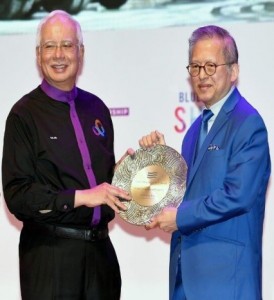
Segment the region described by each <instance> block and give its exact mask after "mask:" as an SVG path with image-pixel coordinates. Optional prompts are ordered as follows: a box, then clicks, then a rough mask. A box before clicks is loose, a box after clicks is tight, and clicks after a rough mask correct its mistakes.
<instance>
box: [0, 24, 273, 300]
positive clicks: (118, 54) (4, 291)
mask: <svg viewBox="0 0 274 300" xmlns="http://www.w3.org/2000/svg"><path fill="white" fill-rule="evenodd" d="M222 26H224V27H225V28H226V29H228V30H229V31H230V32H231V33H232V35H233V36H234V37H235V38H236V41H237V43H238V47H239V53H240V80H239V89H240V91H241V93H242V94H243V95H244V96H245V97H246V98H247V99H248V100H249V101H250V102H251V103H252V104H253V105H254V106H255V107H256V108H257V109H258V111H259V112H260V113H261V114H262V116H263V118H264V120H265V123H266V126H267V127H268V131H269V141H270V147H271V155H272V157H273V155H274V153H273V152H274V118H273V108H274V105H273V84H274V81H273V70H274V60H273V53H274V40H273V39H274V36H273V32H274V23H272V22H268V23H267V22H265V23H263V22H262V23H241V24H240V23H234V22H233V23H229V22H226V23H224V24H222ZM195 28H196V26H185V27H181V26H178V27H171V28H164V27H162V28H154V29H152V28H150V29H147V30H144V29H135V30H131V29H123V30H114V31H113V30H102V31H85V32H84V40H85V46H86V53H85V54H86V57H85V65H84V68H83V72H82V74H81V76H80V78H79V81H78V85H79V87H81V88H83V89H87V90H89V91H91V92H93V93H95V94H97V95H98V96H100V97H101V98H102V99H104V101H105V102H106V104H107V105H108V106H109V108H110V110H111V112H112V115H113V122H114V127H115V132H116V137H115V151H116V156H117V160H118V159H119V158H120V157H121V156H122V154H123V153H124V152H125V151H126V149H127V148H129V147H133V148H135V149H137V148H138V139H139V138H140V137H141V136H142V135H145V134H147V133H149V132H151V131H152V130H155V129H158V130H160V131H161V132H163V133H164V134H165V136H166V141H167V144H168V145H170V146H172V147H174V148H175V149H176V150H178V151H179V152H180V148H181V141H182V139H183V137H184V134H185V132H186V130H187V129H188V127H189V126H190V124H191V122H192V121H193V120H194V118H196V117H197V116H198V114H199V109H198V107H197V103H196V102H195V97H194V95H192V93H191V89H190V86H189V83H188V74H187V70H186V68H185V66H186V65H187V63H188V58H187V48H188V47H187V40H188V37H189V36H190V34H191V32H192V31H193V30H194V29H195ZM34 40H35V36H34V30H33V32H31V33H28V34H23V35H19V34H13V35H9V34H6V35H2V36H0V44H1V47H0V57H1V74H0V84H1V97H2V99H1V110H0V147H1V149H2V140H3V131H4V126H5V119H6V117H7V114H8V112H9V110H10V108H11V106H12V105H13V104H14V103H15V102H16V101H17V100H18V99H19V98H20V97H21V96H22V95H23V94H25V93H27V92H29V91H30V90H31V89H33V88H34V87H36V86H37V85H38V84H39V83H40V80H41V79H40V77H39V74H38V71H37V68H36V63H35V43H34ZM18 151H20V149H18ZM273 198H274V190H273V185H271V184H270V186H269V189H268V197H267V204H266V217H265V228H264V240H263V253H264V261H263V290H264V292H263V294H264V299H265V300H274V286H273V282H274V251H273V249H274V239H273V236H274V218H273V211H274V203H273V201H272V199H273ZM0 228H1V229H0V230H1V232H0V240H1V250H0V278H1V280H0V297H1V299H4V300H19V299H20V292H19V276H18V240H19V233H20V229H21V223H20V222H18V221H17V220H16V219H15V218H14V217H13V216H12V215H11V214H10V213H9V212H8V211H7V208H6V205H5V202H4V199H3V195H2V196H1V207H0ZM110 235H111V237H112V240H113V243H114V245H115V247H116V250H117V254H118V257H119V261H120V265H121V272H122V279H123V286H122V298H121V299H122V300H140V299H142V300H151V299H153V300H154V299H155V300H156V299H157V300H167V299H168V261H169V240H170V236H169V234H165V233H161V232H160V231H158V230H154V231H149V232H148V231H146V230H145V229H144V228H143V227H137V226H133V225H131V224H128V223H126V222H125V221H123V220H121V219H120V218H119V216H116V219H115V220H114V221H113V222H112V223H111V231H110ZM30 272H31V270H30ZM243 300H247V299H243Z"/></svg>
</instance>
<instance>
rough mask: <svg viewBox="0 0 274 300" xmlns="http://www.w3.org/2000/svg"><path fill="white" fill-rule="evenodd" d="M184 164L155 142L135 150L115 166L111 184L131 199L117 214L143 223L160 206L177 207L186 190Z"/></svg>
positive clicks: (170, 149)
mask: <svg viewBox="0 0 274 300" xmlns="http://www.w3.org/2000/svg"><path fill="white" fill-rule="evenodd" d="M186 173H187V165H186V162H185V160H184V159H183V157H182V156H181V155H180V154H179V153H178V152H177V151H176V150H174V149H173V148H171V147H169V146H166V145H156V146H155V147H153V148H151V149H147V150H144V149H138V150H137V151H136V152H135V154H134V156H133V157H130V156H127V157H126V158H125V159H124V160H123V161H122V162H121V164H120V165H119V166H118V167H117V169H116V171H115V173H114V177H113V180H112V184H113V185H115V186H117V187H119V188H122V189H123V190H125V191H127V192H128V193H129V194H130V195H131V197H132V200H131V201H123V200H122V199H120V200H121V201H123V203H124V204H125V205H126V207H127V210H126V211H121V212H120V214H119V215H120V217H121V218H122V219H124V220H125V221H127V222H129V223H131V224H135V225H145V224H146V223H148V222H149V221H150V219H151V218H152V217H153V216H155V215H157V214H159V213H160V212H161V211H162V209H163V208H164V207H167V206H169V207H178V205H179V204H180V203H181V201H182V199H183V196H184V193H185V189H186Z"/></svg>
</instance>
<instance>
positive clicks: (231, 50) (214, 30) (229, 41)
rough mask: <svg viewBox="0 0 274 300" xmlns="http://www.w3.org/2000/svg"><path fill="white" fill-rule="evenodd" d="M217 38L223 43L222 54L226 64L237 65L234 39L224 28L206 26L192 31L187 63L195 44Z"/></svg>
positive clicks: (236, 50)
mask: <svg viewBox="0 0 274 300" xmlns="http://www.w3.org/2000/svg"><path fill="white" fill-rule="evenodd" d="M213 38H217V39H219V40H221V41H223V42H224V49H223V54H224V58H225V60H226V63H238V58H239V54H238V49H237V45H236V42H235V40H234V38H233V37H232V36H231V35H230V33H229V32H228V31H227V30H225V29H224V28H221V27H218V26H214V25H208V26H204V27H200V28H198V29H196V30H195V31H193V33H192V35H191V37H190V38H189V40H188V41H189V52H188V57H189V62H190V60H191V56H192V52H193V47H194V46H195V44H196V43H197V42H198V41H200V40H202V39H213Z"/></svg>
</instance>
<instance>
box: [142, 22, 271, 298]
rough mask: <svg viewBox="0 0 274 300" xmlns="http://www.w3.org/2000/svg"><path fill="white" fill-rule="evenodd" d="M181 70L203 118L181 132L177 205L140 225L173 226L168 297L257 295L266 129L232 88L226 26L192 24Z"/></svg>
mask: <svg viewBox="0 0 274 300" xmlns="http://www.w3.org/2000/svg"><path fill="white" fill-rule="evenodd" d="M187 69H188V72H189V74H190V80H191V84H192V87H193V90H194V92H195V93H196V94H197V96H198V99H199V100H200V101H201V102H202V103H203V104H204V106H205V108H204V110H209V109H210V110H211V112H210V119H209V121H202V116H200V117H198V118H197V120H196V121H195V122H194V123H193V124H192V126H191V127H190V129H189V130H188V132H187V134H186V136H185V138H184V141H183V145H182V156H183V157H184V159H185V161H186V163H187V166H188V178H187V188H186V192H185V195H184V199H183V201H182V203H181V204H180V206H179V207H178V208H177V209H175V208H166V209H165V210H163V212H162V213H161V214H160V215H158V216H157V217H155V218H154V219H152V220H151V223H150V224H148V225H147V226H146V228H147V229H152V228H155V227H159V228H161V229H162V230H164V231H166V232H172V240H171V253H170V299H172V300H185V299H187V300H261V299H262V232H263V220H264V210H265V195H266V190H267V184H268V180H269V176H270V158H269V147H268V139H267V130H266V128H265V125H264V122H263V120H262V118H261V116H260V115H259V113H258V112H257V111H256V110H255V109H254V108H253V107H252V106H251V105H250V104H249V103H248V102H247V101H246V100H245V99H244V98H243V97H242V96H241V94H240V93H239V91H238V89H237V88H236V82H237V78H238V73H239V66H238V51H237V46H236V43H235V41H234V39H233V37H232V36H231V35H230V34H229V33H228V32H227V31H226V30H224V29H223V28H220V27H217V26H205V27H201V28H198V29H197V30H195V31H194V32H193V34H192V36H191V37H190V39H189V65H188V67H187ZM204 114H205V113H204V112H203V114H202V115H204ZM206 127H207V128H206ZM203 130H206V131H207V135H206V137H205V139H204V141H200V139H201V138H202V135H203V134H204V133H203V132H202V131H203ZM139 143H140V146H141V147H143V148H148V147H152V146H153V145H154V144H164V143H165V140H164V136H163V134H161V133H160V132H158V131H155V132H152V133H151V134H149V135H147V136H144V137H142V138H141V140H140V141H139Z"/></svg>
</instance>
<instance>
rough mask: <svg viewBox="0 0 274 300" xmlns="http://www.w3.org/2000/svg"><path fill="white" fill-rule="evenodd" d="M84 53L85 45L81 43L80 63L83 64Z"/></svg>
mask: <svg viewBox="0 0 274 300" xmlns="http://www.w3.org/2000/svg"><path fill="white" fill-rule="evenodd" d="M84 55H85V46H84V45H81V46H80V49H79V56H80V63H81V64H83V61H84Z"/></svg>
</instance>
